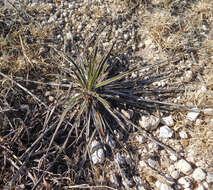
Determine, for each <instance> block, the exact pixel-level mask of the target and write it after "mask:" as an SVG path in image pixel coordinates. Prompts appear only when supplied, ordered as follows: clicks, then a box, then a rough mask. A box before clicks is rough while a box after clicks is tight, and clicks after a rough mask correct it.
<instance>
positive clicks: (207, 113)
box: [203, 108, 213, 115]
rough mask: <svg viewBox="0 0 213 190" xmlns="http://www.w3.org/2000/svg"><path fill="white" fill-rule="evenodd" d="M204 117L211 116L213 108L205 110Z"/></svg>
mask: <svg viewBox="0 0 213 190" xmlns="http://www.w3.org/2000/svg"><path fill="white" fill-rule="evenodd" d="M203 113H204V114H205V115H213V108H206V109H204V110H203Z"/></svg>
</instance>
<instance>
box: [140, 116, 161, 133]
mask: <svg viewBox="0 0 213 190" xmlns="http://www.w3.org/2000/svg"><path fill="white" fill-rule="evenodd" d="M159 123H160V119H159V118H157V117H155V116H153V115H150V116H142V117H141V119H140V120H139V124H140V126H141V127H143V128H145V129H146V130H155V129H156V128H157V127H158V125H159Z"/></svg>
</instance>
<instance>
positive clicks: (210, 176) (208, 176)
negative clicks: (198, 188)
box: [206, 173, 213, 183]
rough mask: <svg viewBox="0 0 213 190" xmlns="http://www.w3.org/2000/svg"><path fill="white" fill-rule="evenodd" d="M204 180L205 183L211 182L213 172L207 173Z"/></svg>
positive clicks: (212, 180) (212, 181)
mask: <svg viewBox="0 0 213 190" xmlns="http://www.w3.org/2000/svg"><path fill="white" fill-rule="evenodd" d="M206 181H207V183H213V173H207V176H206Z"/></svg>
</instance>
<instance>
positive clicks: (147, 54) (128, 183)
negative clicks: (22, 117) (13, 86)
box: [0, 0, 213, 190]
mask: <svg viewBox="0 0 213 190" xmlns="http://www.w3.org/2000/svg"><path fill="white" fill-rule="evenodd" d="M0 4H1V2H0ZM2 5H3V6H1V7H2V8H1V9H0V10H1V12H0V36H1V45H0V48H1V49H0V71H1V72H3V73H4V74H6V75H8V76H17V77H18V76H19V77H20V76H21V77H24V78H28V77H29V78H31V79H33V80H36V81H40V79H39V76H40V73H45V72H46V74H47V73H48V74H50V73H51V72H54V73H56V71H57V70H58V68H56V67H55V66H46V65H48V64H49V63H50V62H52V61H51V60H50V58H49V57H48V55H50V57H51V56H55V55H54V54H53V53H51V51H50V47H51V48H55V49H58V50H62V51H63V52H65V53H69V54H70V55H71V56H72V57H73V58H76V57H77V56H78V55H79V54H82V52H84V51H91V49H92V48H93V47H94V45H95V44H96V43H98V45H99V46H100V55H103V54H104V53H105V52H106V50H108V49H109V48H110V46H111V45H112V42H113V41H114V40H115V39H116V44H115V48H114V52H113V55H114V56H113V58H115V59H116V60H118V66H117V68H116V69H117V70H118V71H123V70H126V69H127V68H129V67H130V68H131V67H132V66H135V65H136V66H138V67H139V68H142V69H140V70H139V71H138V72H136V73H133V75H132V76H130V78H137V77H140V76H145V75H146V73H149V72H154V75H156V74H161V72H162V73H169V74H168V75H169V77H166V78H165V79H162V80H160V81H156V82H154V83H153V86H154V87H157V88H161V87H162V88H165V89H168V88H170V87H179V88H184V89H185V91H184V93H177V94H175V95H174V96H173V97H169V98H167V99H166V102H170V103H178V104H185V105H187V106H191V107H194V108H199V109H196V110H194V111H193V110H191V111H185V110H179V111H177V110H172V111H169V112H168V111H167V112H163V111H162V112H161V111H157V112H153V113H152V114H150V115H144V114H141V115H140V118H139V119H138V120H137V121H136V122H137V124H138V126H140V127H141V128H142V129H145V130H147V131H149V134H150V136H149V135H147V134H146V133H143V132H142V131H141V132H138V131H137V130H133V131H132V133H131V134H130V135H129V137H128V139H125V140H123V137H122V134H117V137H118V138H119V139H122V142H123V145H124V146H123V147H122V148H121V149H119V148H116V147H114V146H113V139H111V138H110V137H108V140H107V143H108V145H109V146H110V148H111V149H112V150H113V154H112V155H111V156H110V153H109V152H107V150H106V148H104V147H102V146H99V141H98V139H97V140H94V141H93V142H92V144H91V152H92V154H91V158H90V159H91V160H90V164H91V168H90V169H88V167H86V166H85V169H83V173H84V175H82V176H84V177H82V179H81V177H79V175H81V174H79V173H82V170H81V172H79V171H75V169H76V168H74V167H73V168H72V169H73V170H74V172H72V171H69V172H67V171H66V172H65V170H66V169H64V168H63V166H61V167H62V168H61V170H62V171H63V172H62V173H61V172H60V171H59V172H49V176H47V177H45V178H44V179H43V180H42V183H41V184H40V186H38V189H57V188H59V187H61V188H62V187H63V188H64V189H66V188H67V189H71V187H72V188H76V189H78V188H88V189H93V188H96V189H138V190H149V189H159V190H176V189H184V190H193V189H197V190H203V189H204V190H205V189H206V190H207V189H213V130H212V127H213V106H212V105H213V98H212V97H213V91H212V90H213V77H212V76H213V65H212V63H213V54H212V52H213V49H212V47H213V46H212V45H213V43H212V42H213V22H212V21H213V4H212V2H211V1H210V0H209V1H208V0H196V1H192V0H189V1H181V0H176V1H170V0H148V1H143V0H142V1H137V0H132V1H131V0H129V1H128V0H124V1H118V0H105V1H102V0H97V1H88V0H76V1H71V0H70V1H57V0H52V1H51V0H49V1H48V0H44V1H39V0H37V1H36V0H33V1H30V0H29V1H23V2H20V1H12V0H10V1H9V0H8V1H5V2H4V3H2ZM17 28H18V30H17ZM16 30H17V31H21V35H22V38H23V39H24V42H25V44H27V43H28V44H29V46H28V47H30V48H29V49H30V51H28V50H29V49H28V47H27V46H26V51H25V53H26V54H28V56H27V57H28V58H29V59H30V61H29V62H30V64H25V63H26V60H25V61H24V58H23V56H22V57H21V56H16V52H14V51H12V48H11V47H10V42H5V43H6V45H5V44H4V39H6V37H5V36H7V35H8V33H13V31H16ZM29 31H30V33H28V32H29ZM14 35H17V36H18V35H19V32H17V33H15V34H14ZM11 44H12V46H13V45H14V46H17V47H18V44H17V41H11ZM31 44H36V45H35V46H32V47H33V48H32V47H31V46H30V45H31ZM32 49H33V50H32ZM22 50H23V49H22ZM30 52H34V54H32V55H29V54H30ZM11 55H12V56H16V57H15V59H10V58H11V57H10V56H11ZM113 58H112V59H113ZM53 59H54V61H55V62H58V61H60V60H59V58H57V57H56V56H55V57H54V58H53ZM165 60H168V61H166V62H165V64H163V66H162V67H161V65H159V66H157V68H156V69H155V70H152V69H143V68H144V67H145V66H149V65H151V64H155V63H161V62H163V61H165ZM54 61H53V63H54ZM9 63H12V64H11V65H9ZM113 63H115V64H116V63H117V62H116V61H114V62H113ZM61 64H62V65H61V66H66V65H65V63H63V62H61ZM32 65H33V66H34V68H35V67H38V69H37V68H36V69H35V70H34V71H33V72H32V73H33V76H32V77H30V76H28V75H27V74H26V71H28V70H29V67H31V66H32ZM49 65H51V64H49ZM171 71H172V72H171ZM59 72H60V71H59ZM154 75H153V76H154ZM25 76H26V77H25ZM56 82H57V81H56ZM1 83H2V94H4V96H5V94H7V92H5V91H6V90H4V89H6V88H5V87H4V86H3V84H4V85H6V86H7V85H8V84H7V83H6V82H5V81H4V78H1ZM41 88H43V87H41ZM28 89H29V88H28ZM29 90H30V91H32V92H33V93H34V94H35V93H36V95H37V96H38V97H41V94H39V93H37V92H38V91H37V90H35V89H34V88H33V87H32V90H31V89H29ZM33 90H34V91H33ZM42 90H43V91H44V92H45V98H44V99H43V100H44V101H45V104H51V103H53V102H54V97H55V93H57V92H58V91H57V89H55V88H47V89H42ZM14 96H15V95H14ZM9 98H11V97H9ZM20 102H22V100H20ZM4 103H5V102H3V99H2V102H1V104H2V105H3V104H4ZM2 105H1V109H2V110H3V107H4V106H6V105H4V106H2ZM9 106H10V107H11V105H9ZM121 112H122V113H123V114H124V115H125V116H126V117H127V118H129V119H132V118H134V111H133V110H131V109H129V110H124V109H123V110H121ZM2 113H3V111H2ZM3 114H4V113H3ZM1 117H4V115H3V116H1ZM18 117H19V116H12V118H18ZM42 117H43V116H42ZM33 122H35V121H33ZM151 134H152V135H151ZM6 136H7V135H5V134H4V132H2V133H1V134H0V142H4V143H2V147H1V148H2V149H3V150H4V151H2V152H7V151H9V150H11V151H13V148H12V146H11V147H10V146H9V144H8V143H5V140H4V139H5V137H6ZM1 139H3V140H1ZM15 139H16V137H14V139H13V142H14V141H15ZM7 145H8V146H7ZM6 147H10V148H9V150H7V149H6ZM79 147H80V145H79ZM94 147H99V148H94ZM93 149H94V150H93ZM77 151H78V148H75V149H74V150H73V151H72V152H71V153H70V155H69V154H67V157H69V156H70V159H69V158H66V156H65V157H63V159H65V158H66V159H65V160H66V162H70V161H72V159H73V158H74V160H75V157H76V159H77V157H78V154H80V153H76V152H77ZM8 154H9V153H8ZM8 154H7V156H3V155H6V153H5V154H2V155H1V157H0V158H1V160H0V161H1V162H2V163H3V164H2V165H4V168H5V171H7V172H10V169H8V168H10V167H11V168H14V165H13V164H11V163H12V162H10V164H11V165H13V166H8V165H7V164H5V163H4V162H7V161H6V160H7V157H9V156H8ZM71 154H76V156H74V157H73V156H71ZM15 156H17V155H15ZM35 157H36V156H35ZM8 159H10V158H8ZM13 159H14V158H13ZM37 159H38V160H39V161H38V162H40V165H41V166H35V165H34V166H33V164H32V167H34V168H36V167H38V168H39V169H41V170H42V169H43V164H45V161H46V160H42V159H41V157H39V158H37ZM63 159H62V162H63V161H64V160H63ZM41 160H42V161H41ZM41 162H42V163H41ZM73 162H74V163H76V161H73ZM19 164H20V163H19ZM59 165H60V164H59ZM71 165H74V164H71ZM27 167H30V166H27ZM15 168H16V167H15ZM16 169H17V168H16ZM12 170H14V169H12ZM58 170H60V168H57V171H58ZM87 170H88V171H87ZM89 170H90V171H89ZM3 171H4V170H2V171H1V172H2V174H1V176H2V177H5V176H7V175H6V174H4V172H3ZM5 173H6V172H5ZM33 173H34V172H33ZM65 173H66V175H65ZM91 173H92V174H91ZM23 175H24V174H23ZM25 175H26V174H25ZM34 175H35V176H36V175H37V176H36V177H35V176H34V177H35V178H38V176H39V177H40V175H38V174H36V173H34ZM72 175H77V176H78V177H73V176H72ZM87 175H88V176H87ZM52 176H54V177H56V178H57V177H60V176H61V177H62V178H63V180H61V181H63V182H61V181H60V184H59V182H58V181H55V183H54V182H52V181H51V180H50V178H51V177H52ZM85 176H87V178H85ZM10 177H11V176H10ZM10 177H8V176H7V177H5V179H1V182H0V187H2V188H3V187H4V188H6V186H8V185H9V183H8V181H11V179H12V178H10ZM13 179H14V178H13ZM37 180H38V179H37ZM28 181H29V180H28ZM50 181H51V182H50ZM65 181H66V182H65ZM57 183H58V184H57ZM14 184H16V185H15V186H16V188H14V189H26V188H27V189H28V188H29V189H30V188H32V187H31V186H30V185H29V186H30V187H28V186H27V185H28V184H23V181H22V180H21V179H19V180H17V183H14ZM61 184H63V185H61ZM82 184H84V185H82ZM57 185H58V186H57ZM60 185H61V186H60ZM92 186H93V188H92ZM95 186H96V187H95ZM65 187H66V188H65Z"/></svg>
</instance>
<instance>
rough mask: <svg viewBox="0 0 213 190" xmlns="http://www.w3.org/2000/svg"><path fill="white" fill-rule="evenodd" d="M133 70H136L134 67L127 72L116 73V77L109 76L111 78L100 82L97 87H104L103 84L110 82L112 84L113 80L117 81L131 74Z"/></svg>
mask: <svg viewBox="0 0 213 190" xmlns="http://www.w3.org/2000/svg"><path fill="white" fill-rule="evenodd" d="M133 71H134V69H133V70H131V71H128V72H125V73H121V74H119V75H116V76H114V77H112V78H109V79H107V80H105V81H103V82H100V83H98V84H97V85H96V86H95V87H96V88H100V87H102V86H105V85H108V84H110V83H112V82H115V81H117V80H120V79H121V78H123V77H125V76H127V75H129V74H131V73H132V72H133Z"/></svg>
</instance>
